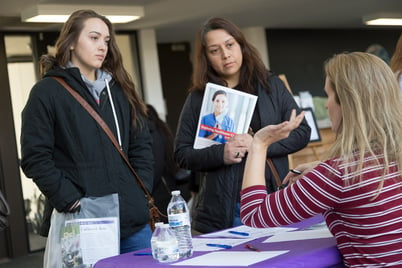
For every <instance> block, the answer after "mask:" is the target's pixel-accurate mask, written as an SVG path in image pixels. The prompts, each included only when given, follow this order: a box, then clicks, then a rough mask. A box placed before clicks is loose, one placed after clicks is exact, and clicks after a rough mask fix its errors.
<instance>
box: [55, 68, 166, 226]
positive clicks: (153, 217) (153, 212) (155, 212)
mask: <svg viewBox="0 0 402 268" xmlns="http://www.w3.org/2000/svg"><path fill="white" fill-rule="evenodd" d="M53 78H54V79H55V80H56V81H57V82H59V83H60V84H61V85H62V86H63V87H64V88H65V89H67V91H68V92H70V94H71V95H72V96H73V97H74V98H75V99H76V100H77V101H78V102H79V103H80V104H81V105H82V106H83V107H84V108H85V110H87V112H88V113H89V114H90V115H91V116H92V117H93V118H94V119H95V121H96V122H97V123H98V124H99V126H100V127H101V128H102V129H103V131H105V133H106V135H107V136H108V137H109V139H110V140H111V141H112V143H113V145H114V147H115V148H116V149H117V151H118V152H119V153H120V155H121V157H122V158H123V160H124V162H126V164H127V166H128V167H129V169H130V171H131V173H133V175H134V178H135V179H136V180H137V182H138V184H139V185H140V187H141V188H142V190H143V191H144V192H145V195H146V197H147V200H148V207H149V218H150V220H149V225H150V227H151V230H152V232H153V231H154V230H155V223H156V222H159V221H160V220H161V216H163V217H167V216H166V215H164V214H162V213H161V212H160V211H159V209H158V208H157V207H156V206H155V204H154V199H153V198H152V196H151V194H150V193H149V191H148V190H147V188H146V187H145V185H144V183H143V182H142V180H141V179H140V177H139V176H138V174H137V172H135V170H134V168H133V167H132V166H131V164H130V161H128V159H127V157H126V155H125V154H124V152H123V151H122V150H121V149H120V146H119V143H118V142H117V140H116V137H115V136H114V135H113V133H112V131H111V130H110V128H109V127H108V126H107V124H106V123H105V121H103V119H102V118H101V117H100V116H99V114H98V113H97V112H96V111H95V110H94V109H93V108H92V107H91V106H90V105H89V103H88V102H87V101H86V100H84V98H82V97H81V96H80V94H78V92H76V91H75V90H74V89H72V88H71V87H70V86H69V85H68V84H67V83H66V82H65V81H64V80H63V79H61V78H60V77H56V76H53Z"/></svg>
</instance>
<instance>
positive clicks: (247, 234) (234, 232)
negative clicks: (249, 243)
mask: <svg viewBox="0 0 402 268" xmlns="http://www.w3.org/2000/svg"><path fill="white" fill-rule="evenodd" d="M229 233H231V234H237V235H242V236H249V235H250V234H249V233H245V232H237V231H229Z"/></svg>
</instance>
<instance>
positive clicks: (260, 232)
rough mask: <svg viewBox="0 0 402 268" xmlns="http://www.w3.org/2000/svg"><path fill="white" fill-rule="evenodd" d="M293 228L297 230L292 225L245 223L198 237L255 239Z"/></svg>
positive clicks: (292, 229)
mask: <svg viewBox="0 0 402 268" xmlns="http://www.w3.org/2000/svg"><path fill="white" fill-rule="evenodd" d="M294 230H297V228H293V227H270V228H254V227H249V226H246V225H240V226H237V227H233V228H230V229H225V230H223V231H219V232H214V233H208V234H203V235H200V236H199V237H228V238H229V237H230V238H252V239H256V238H260V237H264V236H270V235H275V234H280V233H283V232H289V231H294ZM229 231H236V232H242V233H248V234H249V236H243V235H238V234H232V233H230V232H229Z"/></svg>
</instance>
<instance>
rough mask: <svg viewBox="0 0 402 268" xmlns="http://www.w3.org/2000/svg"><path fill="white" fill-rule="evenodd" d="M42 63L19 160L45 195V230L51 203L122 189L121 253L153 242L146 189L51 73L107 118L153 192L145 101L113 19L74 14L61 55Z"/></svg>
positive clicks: (74, 202) (62, 206)
mask: <svg viewBox="0 0 402 268" xmlns="http://www.w3.org/2000/svg"><path fill="white" fill-rule="evenodd" d="M41 67H42V71H43V73H44V77H43V79H42V80H40V81H39V82H37V83H36V84H35V85H34V86H33V88H32V90H31V92H30V96H29V99H28V101H27V104H26V106H25V108H24V110H23V112H22V134H21V146H22V163H21V165H22V168H23V170H24V172H25V174H26V176H27V177H29V178H32V179H33V181H34V182H35V183H36V185H37V186H38V187H39V189H40V190H41V192H42V193H43V194H44V195H45V196H46V197H47V208H50V209H48V210H47V212H48V213H47V215H45V217H46V222H45V223H47V224H45V225H44V230H43V234H44V235H47V232H48V228H49V225H50V214H51V211H52V209H53V208H55V209H56V210H57V211H59V212H64V213H70V212H75V211H77V210H78V209H79V208H80V199H81V198H82V197H88V196H104V195H107V194H111V193H118V196H119V206H120V236H121V243H120V249H121V252H122V253H123V252H128V251H133V250H137V249H140V248H146V247H149V246H150V238H151V229H150V228H149V225H148V221H149V212H148V205H147V199H146V197H145V194H144V191H143V190H142V189H141V188H140V186H139V185H138V183H137V182H136V180H135V178H134V177H133V175H132V174H131V172H130V170H129V168H128V166H127V165H126V164H125V162H124V161H123V159H122V157H121V156H120V154H119V152H118V151H117V150H116V148H115V147H114V146H113V144H112V143H111V141H110V140H109V138H108V136H107V135H106V134H105V133H104V131H103V130H102V129H101V128H100V127H99V125H98V124H97V122H96V121H95V120H94V119H93V118H92V117H91V116H90V114H89V113H88V112H87V111H86V110H85V109H84V108H83V107H82V106H81V104H79V103H78V102H77V100H75V99H74V98H73V97H72V95H71V94H70V93H69V92H68V91H67V90H66V89H65V88H64V87H63V86H62V85H61V84H59V83H58V82H57V81H56V80H55V79H53V78H52V77H60V78H62V79H63V80H64V81H65V82H66V83H67V84H68V85H70V86H71V87H72V88H73V89H74V90H75V91H76V92H78V94H79V95H81V97H83V98H84V99H85V100H86V101H87V102H88V103H89V105H90V106H92V108H93V109H94V110H95V111H96V112H97V113H98V114H99V115H100V116H101V117H102V119H103V120H104V121H105V122H106V124H107V125H108V126H109V128H110V129H111V130H112V132H113V133H114V135H115V136H116V137H117V139H118V140H119V142H120V145H121V147H122V150H123V152H124V153H125V154H126V156H127V158H128V159H129V161H130V163H131V165H132V166H133V167H134V169H135V170H136V172H137V173H138V175H139V177H140V178H141V179H142V180H143V183H144V185H145V186H146V187H147V188H148V189H149V190H151V189H152V178H153V173H152V172H153V171H152V165H153V156H152V147H151V143H152V141H151V136H150V134H149V131H148V127H147V124H146V119H145V116H146V106H145V104H144V102H143V101H142V100H141V98H140V96H139V95H138V94H137V93H136V88H135V86H134V83H133V82H132V80H131V79H130V77H129V75H128V74H127V72H126V70H125V69H124V67H123V63H122V57H121V54H120V51H119V48H118V47H117V44H116V40H115V34H114V32H113V28H112V24H111V23H110V21H109V20H108V19H107V18H105V17H104V16H101V15H99V14H97V13H95V12H94V11H91V10H79V11H76V12H74V13H73V14H72V15H71V16H70V18H69V19H68V21H67V22H66V23H65V24H64V26H63V28H62V30H61V32H60V36H59V38H58V40H57V42H56V54H55V56H50V55H44V56H42V58H41ZM109 93H110V94H109ZM111 100H113V101H111ZM113 109H114V110H115V111H113Z"/></svg>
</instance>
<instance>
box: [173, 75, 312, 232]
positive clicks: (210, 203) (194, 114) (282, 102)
mask: <svg viewBox="0 0 402 268" xmlns="http://www.w3.org/2000/svg"><path fill="white" fill-rule="evenodd" d="M269 85H270V90H271V92H270V93H269V94H268V93H267V90H266V89H264V88H262V86H261V85H258V92H257V95H258V100H257V107H256V109H258V113H259V118H260V120H259V121H260V122H259V123H260V128H262V127H264V126H267V125H271V124H278V123H281V122H283V121H285V120H288V119H289V118H290V114H291V111H292V109H296V110H297V113H300V109H299V107H298V106H297V104H296V102H295V101H294V99H293V96H292V95H291V94H290V93H289V91H288V90H287V89H286V87H285V85H284V84H283V83H282V81H281V80H280V79H279V78H278V77H277V76H275V75H271V76H270V78H269ZM203 94H204V92H203V91H194V92H192V93H190V95H189V96H188V97H187V99H186V102H185V104H184V106H183V109H182V112H181V115H180V120H179V125H178V130H177V135H176V141H175V145H176V148H175V159H176V161H177V162H178V163H179V165H180V166H181V167H182V168H185V169H189V170H192V171H195V172H198V174H199V177H200V185H199V192H198V195H197V197H196V198H195V200H194V205H193V211H192V227H193V228H194V229H195V230H197V231H198V232H201V233H208V232H214V231H217V230H221V229H225V228H229V227H232V222H233V218H234V210H235V205H236V203H237V202H239V196H240V190H241V182H242V178H243V172H244V164H245V160H244V159H243V161H242V162H241V163H239V164H234V165H225V164H224V161H223V152H224V144H219V145H212V146H210V147H207V148H203V149H194V148H193V144H194V139H195V136H196V131H197V124H198V119H199V116H200V110H201V104H202V100H203ZM258 129H259V128H258ZM258 129H254V132H256V131H257V130H258ZM310 132H311V129H310V127H309V126H308V123H307V122H306V120H303V122H302V123H301V124H300V126H299V127H298V128H297V129H295V130H294V131H292V132H291V134H290V135H289V137H288V138H287V139H284V140H281V141H279V142H276V143H274V144H272V145H271V146H270V147H269V149H268V153H267V156H268V157H270V158H272V160H273V162H274V164H275V166H276V169H277V171H278V173H279V176H280V177H281V178H284V177H285V175H286V174H287V173H288V168H289V167H288V166H289V164H288V154H290V153H293V152H296V151H298V150H300V149H302V148H304V147H305V146H306V145H307V144H308V142H309V140H310ZM265 173H266V175H265V178H266V185H267V189H268V191H269V192H272V191H274V186H273V182H274V179H273V177H272V174H271V172H270V170H269V168H268V167H266V172H265Z"/></svg>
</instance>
